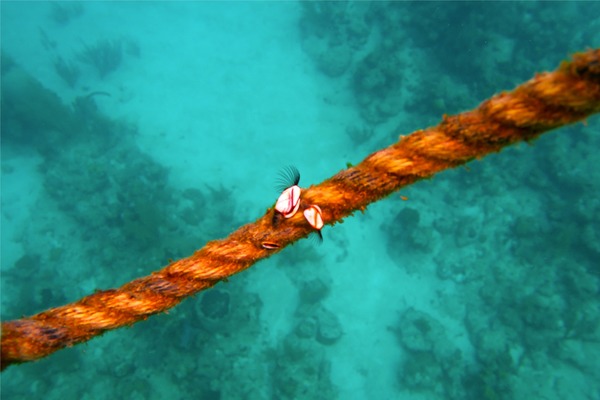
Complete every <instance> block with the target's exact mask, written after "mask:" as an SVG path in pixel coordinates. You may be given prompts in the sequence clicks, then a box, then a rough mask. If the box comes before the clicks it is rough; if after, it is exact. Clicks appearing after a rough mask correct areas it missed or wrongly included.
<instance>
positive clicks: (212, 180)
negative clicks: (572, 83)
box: [0, 2, 600, 400]
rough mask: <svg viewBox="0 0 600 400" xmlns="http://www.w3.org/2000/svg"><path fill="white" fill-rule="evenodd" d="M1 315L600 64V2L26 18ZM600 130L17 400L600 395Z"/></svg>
mask: <svg viewBox="0 0 600 400" xmlns="http://www.w3.org/2000/svg"><path fill="white" fill-rule="evenodd" d="M0 7H1V14H2V15H1V18H2V19H1V25H2V26H1V29H2V31H1V34H2V35H1V36H2V168H1V173H2V181H1V183H2V192H1V193H2V203H1V206H2V210H1V218H2V219H1V223H2V235H1V245H2V247H1V261H2V270H1V271H2V274H1V284H2V286H1V289H2V303H1V312H2V320H9V319H14V318H19V317H20V316H23V315H31V314H34V313H37V312H40V311H42V310H44V309H47V308H50V307H54V306H59V305H63V304H66V303H68V302H71V301H75V300H77V299H79V298H81V297H82V296H85V295H87V294H90V293H92V292H93V291H94V290H95V289H97V288H100V289H107V288H111V287H117V286H120V285H122V284H123V283H125V282H127V281H129V280H131V279H133V278H135V277H139V276H144V275H147V274H149V273H151V272H152V271H155V270H157V269H159V268H161V267H162V266H164V265H166V264H167V263H168V262H169V260H172V259H178V258H182V257H185V256H188V255H190V254H192V253H193V251H194V250H196V249H198V248H200V247H201V246H202V245H203V244H204V243H205V242H206V241H208V240H212V239H216V238H221V237H224V236H226V235H227V234H228V233H229V232H231V231H233V230H234V229H236V228H237V227H238V226H240V225H242V224H244V223H247V222H250V221H253V220H254V219H256V218H257V217H259V216H261V215H262V214H263V213H264V210H265V209H266V208H267V207H269V206H271V205H273V203H274V202H275V200H276V198H277V195H278V193H277V192H276V190H275V189H274V187H275V182H276V181H277V178H278V173H279V171H281V169H282V168H283V167H285V166H286V165H290V164H293V165H295V166H296V167H297V168H298V169H299V170H300V172H301V181H300V185H301V186H309V185H311V184H316V183H318V182H320V181H322V180H323V179H325V178H327V177H329V176H331V175H333V174H334V173H336V172H338V171H339V170H340V169H342V168H345V166H346V164H347V163H348V162H351V163H357V162H359V161H360V160H361V159H363V158H364V157H365V156H366V155H368V154H369V153H371V152H373V151H374V150H376V149H379V148H382V147H385V146H387V145H389V144H390V143H393V142H394V141H395V140H397V137H398V135H400V134H407V133H410V132H411V131H413V130H415V129H419V128H424V127H427V126H430V125H433V124H437V123H438V122H439V121H440V119H441V116H442V115H443V114H444V113H448V114H450V113H457V112H460V111H463V110H467V109H470V108H472V107H475V106H477V105H478V104H479V103H480V102H481V101H483V100H484V99H486V98H488V97H490V96H491V95H493V94H495V93H497V92H500V91H502V90H508V89H511V88H512V87H514V86H515V85H517V84H518V83H520V82H523V81H524V80H526V79H529V78H530V77H532V76H533V75H534V73H535V72H538V71H543V70H548V69H554V68H555V67H556V66H557V65H558V64H559V63H560V61H561V60H563V59H565V58H567V57H568V56H569V55H570V54H572V53H573V52H576V51H581V50H585V49H587V48H590V47H598V46H599V44H600V35H599V34H598V32H600V29H598V27H599V26H600V18H599V17H598V16H599V15H600V3H533V2H531V3H385V2H378V3H367V2H360V3H292V2H286V3H283V2H281V3H280V2H264V3H263V2H261V3H258V2H253V3H245V2H239V3H238V2H228V3H212V2H202V3H194V2H186V3H133V2H131V3H117V2H111V3H108V2H92V3H87V2H86V3H72V2H68V3H67V2H65V3H32V2H17V3H13V2H2V3H1V4H0ZM599 122H600V121H599V119H598V117H592V118H589V119H588V120H587V121H586V124H577V125H574V126H572V127H568V128H563V129H560V130H558V131H556V132H552V133H549V134H547V135H544V136H542V137H541V138H540V139H539V140H537V141H535V142H534V143H533V144H531V145H529V144H522V145H519V146H515V147H513V148H510V149H507V150H505V151H503V152H501V153H499V154H494V155H492V156H489V157H486V158H485V159H482V160H478V161H475V162H473V163H471V164H469V165H468V168H461V169H457V170H453V171H447V172H445V173H442V174H439V175H438V176H436V177H435V178H434V179H431V180H428V181H424V182H420V183H418V184H415V185H413V186H411V187H408V188H406V189H405V190H402V191H401V193H400V194H401V195H402V196H406V197H407V198H408V199H407V200H402V199H401V198H400V195H399V194H395V195H393V196H391V197H389V198H388V199H386V200H384V201H381V202H379V203H377V204H373V205H372V206H370V207H369V208H368V210H367V211H366V212H365V213H364V214H357V215H355V216H353V217H352V218H349V219H347V220H346V221H345V222H344V223H343V224H338V225H336V226H333V227H326V228H325V229H324V231H323V236H324V243H323V244H322V245H318V244H316V243H315V242H314V241H303V242H301V243H298V244H296V245H295V246H293V247H291V248H289V249H286V250H285V251H283V252H282V253H280V254H278V255H276V256H274V257H272V258H270V259H268V260H266V261H263V262H260V263H259V264H257V265H255V266H253V267H252V268H250V269H249V270H247V271H245V272H243V273H241V274H239V275H238V276H235V277H233V278H232V279H231V280H230V281H229V282H228V283H226V284H220V285H219V286H217V287H215V288H214V289H212V290H210V291H207V292H206V293H204V294H200V295H198V296H196V297H194V298H192V299H188V300H187V301H184V302H183V303H182V304H181V305H179V306H178V307H176V308H174V309H173V310H171V311H170V312H169V313H168V314H166V315H159V316H155V317H152V318H150V319H149V320H147V321H145V322H141V323H138V324H136V325H135V326H133V327H131V328H127V329H120V330H117V331H114V332H110V333H107V334H105V335H104V336H102V337H100V338H96V339H94V340H91V341H90V342H88V343H86V344H83V345H79V346H75V347H73V348H70V349H65V350H62V351H59V352H57V353H55V354H54V355H52V356H50V357H48V358H46V359H43V360H40V361H38V362H35V363H28V364H24V365H20V366H13V367H10V368H9V369H7V370H6V371H5V372H4V373H2V375H1V384H2V388H1V389H2V397H3V398H5V399H13V398H14V399H17V398H18V399H37V398H44V399H61V400H67V399H115V398H127V399H163V398H170V399H188V398H198V399H267V398H270V399H332V398H340V399H539V398H543V399H551V400H554V399H586V400H587V399H599V398H600V387H599V385H598V384H597V382H598V381H600V376H599V375H600V374H599V372H598V371H600V369H599V368H597V366H598V365H597V364H598V363H597V360H598V359H599V358H600V344H599V343H600V307H599V306H600V299H599V296H598V294H599V292H600V282H599V278H600V276H599V275H600V223H599V220H600V201H599V200H598V193H600V169H599V168H598V165H600V155H599V152H598V150H597V149H599V148H600V137H599V135H598V130H599V127H600V123H599Z"/></svg>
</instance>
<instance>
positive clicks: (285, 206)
mask: <svg viewBox="0 0 600 400" xmlns="http://www.w3.org/2000/svg"><path fill="white" fill-rule="evenodd" d="M299 207H300V186H298V185H294V186H290V187H289V188H287V189H285V190H284V191H283V193H281V196H279V198H278V199H277V203H275V210H277V211H279V212H280V213H281V214H282V215H283V216H284V217H286V218H290V217H292V216H293V215H294V214H296V211H298V208H299Z"/></svg>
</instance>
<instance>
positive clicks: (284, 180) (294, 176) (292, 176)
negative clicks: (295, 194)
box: [276, 165, 300, 192]
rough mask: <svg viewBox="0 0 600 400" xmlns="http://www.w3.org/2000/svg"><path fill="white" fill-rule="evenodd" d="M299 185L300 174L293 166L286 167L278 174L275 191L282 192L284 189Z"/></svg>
mask: <svg viewBox="0 0 600 400" xmlns="http://www.w3.org/2000/svg"><path fill="white" fill-rule="evenodd" d="M298 183H300V172H299V171H298V168H296V167H294V166H293V165H288V166H287V167H285V168H283V169H282V170H281V171H280V172H279V179H277V186H276V188H277V190H278V191H280V192H283V191H284V190H285V189H287V188H289V187H292V186H295V185H297V184H298Z"/></svg>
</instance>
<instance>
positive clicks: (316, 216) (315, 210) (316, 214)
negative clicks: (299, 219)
mask: <svg viewBox="0 0 600 400" xmlns="http://www.w3.org/2000/svg"><path fill="white" fill-rule="evenodd" d="M304 218H306V220H307V221H308V223H309V224H310V226H312V227H313V228H315V229H316V230H318V231H320V230H321V228H323V216H322V215H321V207H319V206H315V205H313V206H310V207H308V208H307V209H306V210H304Z"/></svg>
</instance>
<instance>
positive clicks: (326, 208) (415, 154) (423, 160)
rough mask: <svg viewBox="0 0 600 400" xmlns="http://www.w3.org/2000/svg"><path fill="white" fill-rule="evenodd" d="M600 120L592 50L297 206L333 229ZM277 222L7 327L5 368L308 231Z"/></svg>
mask: <svg viewBox="0 0 600 400" xmlns="http://www.w3.org/2000/svg"><path fill="white" fill-rule="evenodd" d="M598 111H600V49H593V50H589V51H587V52H583V53H579V54H576V55H574V56H573V59H572V60H571V61H565V62H563V63H562V64H561V65H560V66H559V68H558V69H557V70H556V71H553V72H547V73H540V74H537V75H536V76H535V77H534V78H533V79H531V80H530V81H528V82H526V83H524V84H522V85H520V86H518V87H517V88H516V89H514V90H513V91H511V92H504V93H500V94H498V95H496V96H494V97H492V98H490V99H489V100H486V101H485V102H483V103H482V104H481V105H480V106H479V107H477V108H476V109H475V110H472V111H467V112H464V113H461V114H458V115H454V116H444V118H443V121H442V122H441V123H440V124H439V125H438V126H435V127H432V128H427V129H425V130H419V131H416V132H414V133H412V134H411V135H408V136H403V137H401V138H400V140H399V141H398V142H397V143H395V144H393V145H391V146H390V147H387V148H385V149H382V150H380V151H377V152H375V153H373V154H371V155H369V156H368V157H367V158H366V159H365V160H364V161H362V162H361V163H360V164H358V165H356V166H355V167H351V168H348V169H346V170H343V171H341V172H339V173H338V174H336V175H334V176H333V177H331V178H329V179H328V180H326V181H324V182H322V183H321V184H319V185H316V186H311V187H310V188H308V189H305V190H303V191H302V195H301V199H300V201H302V202H303V203H304V204H316V205H319V206H320V209H321V210H322V218H323V221H324V222H325V224H330V225H331V224H334V223H336V222H339V221H340V220H341V219H343V218H344V217H347V216H348V215H350V214H352V213H353V212H355V211H357V210H360V211H364V210H365V208H366V206H367V205H368V204H369V203H372V202H374V201H377V200H379V199H381V198H383V197H386V196H388V195H389V194H390V193H392V192H394V191H397V190H399V189H400V188H402V187H404V186H406V185H409V184H411V183H413V182H416V181H418V180H421V179H424V178H428V177H431V176H432V175H434V174H435V173H437V172H439V171H442V170H445V169H448V168H453V167H456V166H459V165H462V164H465V163H467V162H469V161H471V160H473V159H474V158H481V157H483V156H485V155H487V154H489V153H492V152H497V151H499V150H501V149H502V148H503V147H505V146H508V145H510V144H513V143H515V142H519V141H524V140H525V141H529V140H532V139H534V138H536V137H538V136H539V135H540V134H542V133H544V132H547V131H549V130H551V129H554V128H558V127H560V126H563V125H567V124H571V123H574V122H577V121H580V120H583V119H585V118H586V117H588V116H590V115H591V114H594V113H597V112H598ZM274 212H275V210H274V209H273V207H271V208H270V209H269V210H268V211H267V213H266V214H265V215H264V216H263V217H261V218H259V219H258V220H257V221H255V222H254V223H251V224H248V225H244V226H242V227H241V228H239V229H238V230H237V231H235V232H233V233H232V234H231V235H229V236H228V237H227V238H225V239H222V240H215V241H212V242H209V243H207V244H206V246H205V247H204V248H202V249H201V250H198V251H196V252H195V253H194V254H193V255H191V256H190V257H187V258H184V259H181V260H179V261H176V262H173V263H171V264H170V265H168V266H167V267H165V268H164V269H162V270H160V271H157V272H154V273H153V274H152V275H150V276H146V277H143V278H139V279H136V280H134V281H132V282H129V283H127V284H125V285H124V286H122V287H120V288H118V289H110V290H103V291H98V292H96V293H94V294H92V295H90V296H87V297H84V298H82V299H81V300H79V301H77V302H75V303H71V304H68V305H65V306H62V307H57V308H52V309H49V310H47V311H44V312H41V313H39V314H36V315H33V316H31V317H28V318H22V319H18V320H13V321H7V322H3V323H2V343H1V345H2V359H1V363H2V364H1V368H2V369H4V368H6V367H8V366H10V365H12V364H16V363H22V362H26V361H32V360H36V359H39V358H42V357H45V356H47V355H49V354H51V353H53V352H55V351H57V350H59V349H62V348H64V347H67V346H72V345H75V344H78V343H82V342H85V341H87V340H90V339H91V338H93V337H94V336H97V335H100V334H102V333H103V332H106V331H107V330H111V329H116V328H120V327H122V326H126V325H131V324H134V323H136V322H137V321H140V320H144V319H146V318H147V317H148V316H150V315H153V314H157V313H160V312H163V311H165V310H167V309H169V308H171V307H173V306H175V305H177V304H178V303H179V302H180V301H181V300H182V299H184V298H185V297H187V296H190V295H193V294H195V293H198V292H199V291H201V290H204V289H206V288H209V287H211V286H213V285H215V284H216V283H218V282H219V281H221V280H223V279H226V278H227V277H229V276H231V275H233V274H237V273H238V272H240V271H243V270H244V269H246V268H248V267H250V266H251V265H252V264H254V263H255V262H257V261H258V260H261V259H263V258H266V257H269V256H270V255H272V254H274V253H275V252H277V251H279V250H281V249H282V248H284V247H285V246H287V245H288V244H290V243H292V242H295V241H296V240H298V239H300V238H302V237H304V236H306V235H308V234H309V233H310V232H311V231H312V228H311V226H310V225H309V224H308V223H307V222H306V220H305V218H304V217H303V216H302V215H301V213H297V214H295V215H294V216H292V217H291V218H287V219H285V220H284V221H282V222H280V223H277V224H274V223H273V220H274V219H273V215H274Z"/></svg>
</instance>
